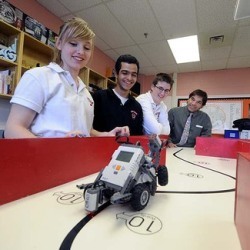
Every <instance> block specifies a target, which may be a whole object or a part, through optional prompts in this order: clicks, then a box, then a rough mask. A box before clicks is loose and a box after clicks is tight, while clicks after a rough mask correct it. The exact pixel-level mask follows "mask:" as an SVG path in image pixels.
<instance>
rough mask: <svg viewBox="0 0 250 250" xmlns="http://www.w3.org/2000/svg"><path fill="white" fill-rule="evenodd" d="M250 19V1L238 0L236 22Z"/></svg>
mask: <svg viewBox="0 0 250 250" xmlns="http://www.w3.org/2000/svg"><path fill="white" fill-rule="evenodd" d="M247 17H250V1H249V0H238V1H237V3H236V6H235V12H234V20H239V19H243V18H247Z"/></svg>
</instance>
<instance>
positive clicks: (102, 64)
mask: <svg viewBox="0 0 250 250" xmlns="http://www.w3.org/2000/svg"><path fill="white" fill-rule="evenodd" d="M8 2H9V3H11V4H13V5H14V6H16V7H17V8H19V9H20V10H22V11H23V12H24V13H26V14H27V15H29V16H31V17H33V18H34V19H36V20H37V21H39V22H41V23H42V24H44V25H45V26H46V27H47V28H49V29H51V30H53V31H54V32H56V33H58V30H59V27H60V26H61V25H62V24H63V21H62V20H61V19H60V18H58V17H57V16H55V15H54V14H52V13H51V12H49V11H48V10H47V9H46V8H44V7H43V6H42V5H40V4H39V3H38V2H37V1H35V0H22V1H20V0H8ZM31 6H32V8H31ZM88 66H89V67H90V68H91V69H93V70H94V71H96V72H98V73H99V74H101V75H103V76H106V71H107V68H113V67H114V61H113V60H112V59H111V58H110V57H108V56H107V55H105V54H104V53H103V52H102V51H101V50H99V49H98V48H95V49H94V55H93V60H92V61H91V62H90V64H89V65H88Z"/></svg>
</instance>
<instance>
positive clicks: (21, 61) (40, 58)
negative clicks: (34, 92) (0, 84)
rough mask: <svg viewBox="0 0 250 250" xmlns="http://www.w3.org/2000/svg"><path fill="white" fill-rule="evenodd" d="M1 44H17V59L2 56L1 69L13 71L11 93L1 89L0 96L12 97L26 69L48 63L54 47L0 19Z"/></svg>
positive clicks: (8, 45)
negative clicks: (5, 92) (3, 91)
mask: <svg viewBox="0 0 250 250" xmlns="http://www.w3.org/2000/svg"><path fill="white" fill-rule="evenodd" d="M0 44H1V46H2V47H10V46H13V45H14V44H15V46H14V47H15V50H16V60H13V61H12V60H8V59H5V58H3V57H0V71H7V70H9V71H10V72H11V73H10V74H11V82H10V93H9V94H3V93H2V89H0V98H10V97H11V94H13V93H14V89H15V87H16V85H17V83H18V81H19V80H20V78H21V76H22V74H23V73H24V72H25V71H26V70H28V69H30V68H33V67H36V66H43V65H46V64H48V63H49V62H50V61H51V59H52V56H53V48H52V47H50V46H48V45H46V44H44V43H42V42H40V41H38V40H37V39H35V38H34V37H32V36H30V35H29V34H27V33H25V32H23V31H21V30H19V29H17V28H15V27H14V26H11V25H9V24H8V23H6V22H4V21H2V20H0Z"/></svg>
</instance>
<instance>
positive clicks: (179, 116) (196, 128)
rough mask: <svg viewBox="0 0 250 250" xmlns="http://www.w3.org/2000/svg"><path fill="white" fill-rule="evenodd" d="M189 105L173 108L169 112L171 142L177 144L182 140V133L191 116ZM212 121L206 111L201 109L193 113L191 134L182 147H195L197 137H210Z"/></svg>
mask: <svg viewBox="0 0 250 250" xmlns="http://www.w3.org/2000/svg"><path fill="white" fill-rule="evenodd" d="M189 113H190V112H189V110H188V108H187V106H184V107H176V108H172V109H170V110H169V112H168V118H169V124H170V135H169V142H172V143H174V144H177V143H179V142H180V139H181V135H182V132H183V129H184V126H185V124H186V121H187V118H188V116H189ZM211 131H212V123H211V120H210V117H209V116H208V114H206V113H205V112H203V111H201V110H199V111H197V112H194V113H193V116H192V120H191V125H190V131H189V136H188V139H187V142H186V143H185V144H184V145H182V147H194V146H195V142H196V137H198V136H202V137H209V136H211V133H212V132H211Z"/></svg>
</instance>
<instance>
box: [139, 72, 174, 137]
mask: <svg viewBox="0 0 250 250" xmlns="http://www.w3.org/2000/svg"><path fill="white" fill-rule="evenodd" d="M173 83H174V81H173V79H172V77H171V76H170V75H168V74H166V73H158V74H157V75H156V76H155V78H154V80H153V82H152V85H151V89H150V90H149V91H148V92H147V93H145V94H141V95H139V96H138V97H137V98H136V100H137V101H138V102H139V103H140V104H141V106H142V110H143V130H144V134H147V135H149V134H158V135H159V134H162V135H168V134H169V133H170V126H169V121H168V109H167V106H166V104H165V103H164V100H165V99H166V97H167V96H168V94H169V92H170V91H171V89H172V85H173Z"/></svg>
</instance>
